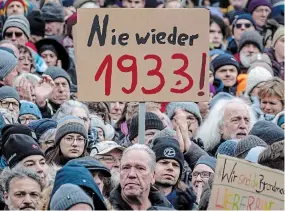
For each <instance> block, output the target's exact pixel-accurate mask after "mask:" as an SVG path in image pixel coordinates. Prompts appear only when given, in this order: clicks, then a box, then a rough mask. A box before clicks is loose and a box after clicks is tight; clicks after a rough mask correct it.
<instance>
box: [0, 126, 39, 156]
mask: <svg viewBox="0 0 285 211" xmlns="http://www.w3.org/2000/svg"><path fill="white" fill-rule="evenodd" d="M1 134H2V136H1V142H2V143H1V150H2V154H3V153H4V152H3V150H4V145H5V143H6V142H7V140H8V139H9V137H10V136H11V135H13V134H24V135H27V136H30V137H31V138H33V139H34V140H35V141H36V142H37V137H36V134H35V133H34V132H33V131H32V130H31V129H30V128H28V127H27V126H26V125H21V124H9V125H6V126H5V127H4V128H3V129H2V131H1Z"/></svg>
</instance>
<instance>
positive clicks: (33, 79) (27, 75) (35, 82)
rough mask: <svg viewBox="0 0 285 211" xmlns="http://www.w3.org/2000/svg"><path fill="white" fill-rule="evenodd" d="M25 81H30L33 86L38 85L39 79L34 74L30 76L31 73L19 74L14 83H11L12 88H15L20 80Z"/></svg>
mask: <svg viewBox="0 0 285 211" xmlns="http://www.w3.org/2000/svg"><path fill="white" fill-rule="evenodd" d="M23 78H24V79H27V80H28V81H30V82H31V83H32V84H33V85H38V83H39V82H40V80H41V78H40V77H39V76H37V75H35V74H32V73H22V74H20V75H19V76H17V77H16V78H15V80H14V83H13V87H14V88H16V87H17V86H18V85H19V83H20V81H21V80H22V79H23Z"/></svg>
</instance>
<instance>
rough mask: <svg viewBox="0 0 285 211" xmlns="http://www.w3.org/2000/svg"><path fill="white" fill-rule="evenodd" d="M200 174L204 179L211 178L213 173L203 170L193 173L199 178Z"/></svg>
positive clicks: (193, 175)
mask: <svg viewBox="0 0 285 211" xmlns="http://www.w3.org/2000/svg"><path fill="white" fill-rule="evenodd" d="M199 175H200V176H201V178H202V179H207V178H210V176H211V175H212V173H211V172H208V171H202V172H196V171H195V172H193V173H192V177H195V178H197V177H198V176H199Z"/></svg>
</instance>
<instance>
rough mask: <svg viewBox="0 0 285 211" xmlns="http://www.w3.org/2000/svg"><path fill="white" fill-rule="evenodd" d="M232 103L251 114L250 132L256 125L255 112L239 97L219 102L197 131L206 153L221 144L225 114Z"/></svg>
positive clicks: (197, 136)
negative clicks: (221, 131) (239, 105)
mask: <svg viewBox="0 0 285 211" xmlns="http://www.w3.org/2000/svg"><path fill="white" fill-rule="evenodd" d="M232 103H238V104H241V106H245V107H246V109H247V111H248V113H249V130H251V128H252V127H253V125H254V124H255V122H256V117H255V114H254V111H253V110H252V108H251V107H250V106H249V105H248V104H247V103H246V102H245V101H244V100H242V99H240V98H237V97H235V98H233V99H222V100H219V101H218V102H217V103H216V105H215V106H214V107H213V108H212V109H211V110H210V113H209V115H208V116H207V118H206V119H205V121H204V122H203V124H202V125H201V126H200V128H199V129H198V131H197V135H196V138H200V139H202V141H203V144H204V147H205V150H206V151H209V150H212V149H213V148H215V146H216V145H217V144H219V142H220V140H221V138H222V135H221V133H220V128H221V127H222V126H223V124H224V113H225V110H226V108H227V106H228V105H229V104H232Z"/></svg>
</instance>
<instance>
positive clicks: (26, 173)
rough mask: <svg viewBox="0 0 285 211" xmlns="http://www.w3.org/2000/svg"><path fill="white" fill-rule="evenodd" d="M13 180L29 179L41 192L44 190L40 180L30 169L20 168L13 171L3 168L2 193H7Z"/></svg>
mask: <svg viewBox="0 0 285 211" xmlns="http://www.w3.org/2000/svg"><path fill="white" fill-rule="evenodd" d="M14 178H19V179H24V178H29V179H32V180H34V181H36V182H37V183H38V184H39V185H40V187H41V191H43V189H44V184H43V182H42V180H41V178H40V176H39V175H38V174H37V173H36V172H35V171H32V170H30V169H25V168H23V167H21V166H19V167H15V168H13V169H10V168H8V167H7V168H5V169H4V171H3V172H2V174H1V185H2V187H3V189H4V191H6V192H9V189H10V183H11V180H12V179H14Z"/></svg>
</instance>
